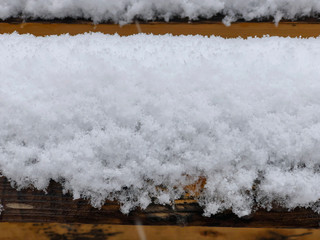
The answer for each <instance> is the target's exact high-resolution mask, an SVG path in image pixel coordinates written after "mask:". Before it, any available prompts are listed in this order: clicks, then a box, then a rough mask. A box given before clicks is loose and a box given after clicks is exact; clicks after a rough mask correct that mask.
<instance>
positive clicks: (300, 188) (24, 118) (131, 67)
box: [0, 34, 320, 216]
mask: <svg viewBox="0 0 320 240" xmlns="http://www.w3.org/2000/svg"><path fill="white" fill-rule="evenodd" d="M0 52H1V54H0V73H1V75H0V126H1V127H0V172H1V173H2V175H3V176H6V177H7V178H8V179H9V180H10V181H12V182H13V183H14V185H15V186H16V187H17V188H18V189H20V188H24V187H28V186H30V185H33V186H35V187H36V188H37V189H41V190H45V189H46V187H47V186H48V183H49V181H50V179H53V180H55V181H58V182H60V183H61V184H62V185H63V188H64V191H65V192H71V193H72V194H73V196H74V198H79V197H84V198H87V199H90V201H91V204H92V205H93V206H95V207H100V206H101V205H102V204H103V203H104V201H105V200H106V199H110V200H117V201H119V202H120V203H121V209H122V211H123V212H124V213H128V212H129V211H131V210H132V209H134V208H135V207H137V206H140V207H142V208H145V207H147V206H148V205H149V204H150V203H151V202H155V203H158V204H172V203H173V201H174V200H175V199H177V198H179V197H181V195H182V194H183V193H184V189H183V188H184V187H185V186H186V185H188V184H191V183H194V182H196V181H197V180H198V178H199V177H205V178H206V179H207V182H206V185H205V188H204V191H203V192H202V193H201V195H200V196H199V202H200V204H201V206H203V208H204V209H205V215H207V216H209V215H211V214H215V213H217V212H220V211H223V210H225V209H232V211H233V212H234V213H236V214H237V215H238V216H244V215H247V214H250V212H251V211H252V208H253V206H254V205H256V204H257V205H258V206H261V207H265V208H268V209H269V208H270V207H271V204H272V203H273V202H277V204H278V205H281V206H284V207H288V208H294V207H297V206H304V207H312V208H313V209H314V210H315V211H320V208H319V206H318V202H317V201H318V199H319V198H320V184H319V182H320V173H319V171H320V161H319V159H320V148H319V144H320V95H319V92H320V79H319V76H320V68H319V62H320V39H319V38H310V39H292V38H279V37H265V38H262V39H258V38H249V39H247V40H244V39H222V38H219V37H210V38H207V37H202V36H180V37H173V36H170V35H164V36H153V35H144V34H140V35H134V36H130V37H120V36H117V35H103V34H85V35H77V36H74V37H71V36H68V35H64V36H50V37H34V36H31V35H18V34H12V35H0ZM159 186H162V187H161V188H159ZM164 186H165V188H164ZM253 186H255V187H254V188H253Z"/></svg>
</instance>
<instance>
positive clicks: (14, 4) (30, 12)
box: [0, 0, 320, 24]
mask: <svg viewBox="0 0 320 240" xmlns="http://www.w3.org/2000/svg"><path fill="white" fill-rule="evenodd" d="M319 12H320V1H319V0H294V1H291V0H241V1H238V0H116V1H115V0H63V1H61V0H46V1H43V0H1V1H0V19H6V18H9V17H21V16H22V17H27V18H29V17H30V18H44V19H52V18H66V17H72V18H86V19H92V20H93V21H95V22H100V21H113V22H116V23H128V22H131V21H132V20H133V19H134V18H140V19H144V20H154V19H164V20H166V21H168V20H170V19H172V18H173V17H182V18H189V19H190V20H196V19H198V18H211V17H213V16H215V15H217V14H223V15H225V16H226V17H225V19H224V21H223V22H224V23H225V24H230V22H232V21H235V20H237V19H238V18H244V19H245V20H252V19H254V18H258V19H259V18H264V17H273V18H274V19H275V21H276V22H278V21H280V20H281V18H283V17H284V18H287V19H295V18H297V17H305V16H313V15H315V14H318V13H319Z"/></svg>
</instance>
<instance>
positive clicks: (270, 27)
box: [0, 20, 320, 38]
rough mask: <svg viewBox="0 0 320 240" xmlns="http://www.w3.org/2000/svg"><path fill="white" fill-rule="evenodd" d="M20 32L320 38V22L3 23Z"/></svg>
mask: <svg viewBox="0 0 320 240" xmlns="http://www.w3.org/2000/svg"><path fill="white" fill-rule="evenodd" d="M13 32H17V33H20V34H27V33H29V34H33V35H35V36H46V35H60V34H70V35H76V34H81V33H88V32H101V33H104V34H115V33H117V34H119V35H120V36H129V35H133V34H137V33H146V34H156V35H162V34H167V33H168V34H172V35H203V36H211V35H215V36H220V37H223V38H236V37H243V38H247V37H255V36H257V37H262V36H264V35H269V36H281V37H303V38H308V37H317V36H319V35H320V22H318V21H314V20H312V21H311V20H310V21H297V22H280V23H279V25H278V26H276V25H275V24H274V23H273V22H236V23H233V24H232V25H231V26H229V27H227V26H225V25H224V24H223V23H222V22H221V21H200V22H192V23H188V22H183V21H182V22H169V23H167V22H147V23H146V22H143V23H139V22H136V23H134V24H127V25H124V26H120V25H117V24H109V23H106V24H93V23H92V22H89V21H82V20H81V21H80V20H79V21H76V20H72V21H71V20H70V21H69V22H68V21H52V22H50V21H32V22H21V21H6V22H4V21H2V22H0V34H3V33H13Z"/></svg>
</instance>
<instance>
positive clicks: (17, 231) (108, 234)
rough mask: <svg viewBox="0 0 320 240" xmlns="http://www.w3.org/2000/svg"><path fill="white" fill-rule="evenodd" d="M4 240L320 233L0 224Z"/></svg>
mask: <svg viewBox="0 0 320 240" xmlns="http://www.w3.org/2000/svg"><path fill="white" fill-rule="evenodd" d="M0 233H1V234H0V240H17V239H23V240H61V239H65V240H76V239H82V240H89V239H94V240H106V239H108V240H124V239H130V240H144V239H148V240H172V239H175V240H210V239H214V240H319V239H320V229H312V230H311V229H274V228H220V227H199V226H197V227H179V226H141V225H107V224H63V223H0Z"/></svg>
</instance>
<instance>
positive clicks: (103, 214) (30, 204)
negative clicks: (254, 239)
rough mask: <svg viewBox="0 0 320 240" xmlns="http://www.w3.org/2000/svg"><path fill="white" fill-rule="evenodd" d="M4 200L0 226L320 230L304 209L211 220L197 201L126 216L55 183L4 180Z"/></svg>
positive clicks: (0, 187) (0, 195) (317, 219)
mask: <svg viewBox="0 0 320 240" xmlns="http://www.w3.org/2000/svg"><path fill="white" fill-rule="evenodd" d="M0 199H1V204H2V205H3V212H2V213H1V215H0V222H42V223H45V222H58V223H91V224H123V225H135V224H139V223H141V224H144V225H179V226H218V227H284V228H319V223H320V215H319V214H317V213H315V212H313V211H312V210H311V209H304V208H297V209H295V210H293V211H287V210H286V209H283V208H274V209H273V210H272V211H270V212H268V211H266V210H264V209H259V210H257V211H256V212H254V213H253V214H251V215H250V216H247V217H245V218H238V217H237V216H236V215H234V214H233V213H232V212H231V211H226V212H224V213H220V214H217V215H215V216H213V217H210V218H208V217H203V216H202V213H203V210H202V208H201V207H200V206H199V205H198V204H197V202H196V201H195V200H193V199H181V200H178V201H176V202H175V204H174V206H162V205H151V206H149V207H148V208H147V209H146V210H141V209H137V210H134V211H132V212H131V213H130V214H129V215H124V214H122V213H121V212H120V210H119V209H120V207H119V204H118V203H116V202H110V201H109V202H107V203H106V204H105V205H104V206H103V207H102V208H101V209H96V208H93V207H92V206H91V205H90V204H89V203H88V201H87V200H84V199H80V200H73V199H72V196H71V195H69V194H66V195H63V194H62V187H61V185H60V184H58V183H56V182H54V181H51V183H50V186H49V187H48V189H47V194H46V193H44V192H42V191H38V190H32V189H31V188H29V189H24V190H21V191H17V190H16V189H14V188H12V187H11V185H10V183H9V182H8V181H7V180H6V179H5V178H4V177H2V178H0Z"/></svg>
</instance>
